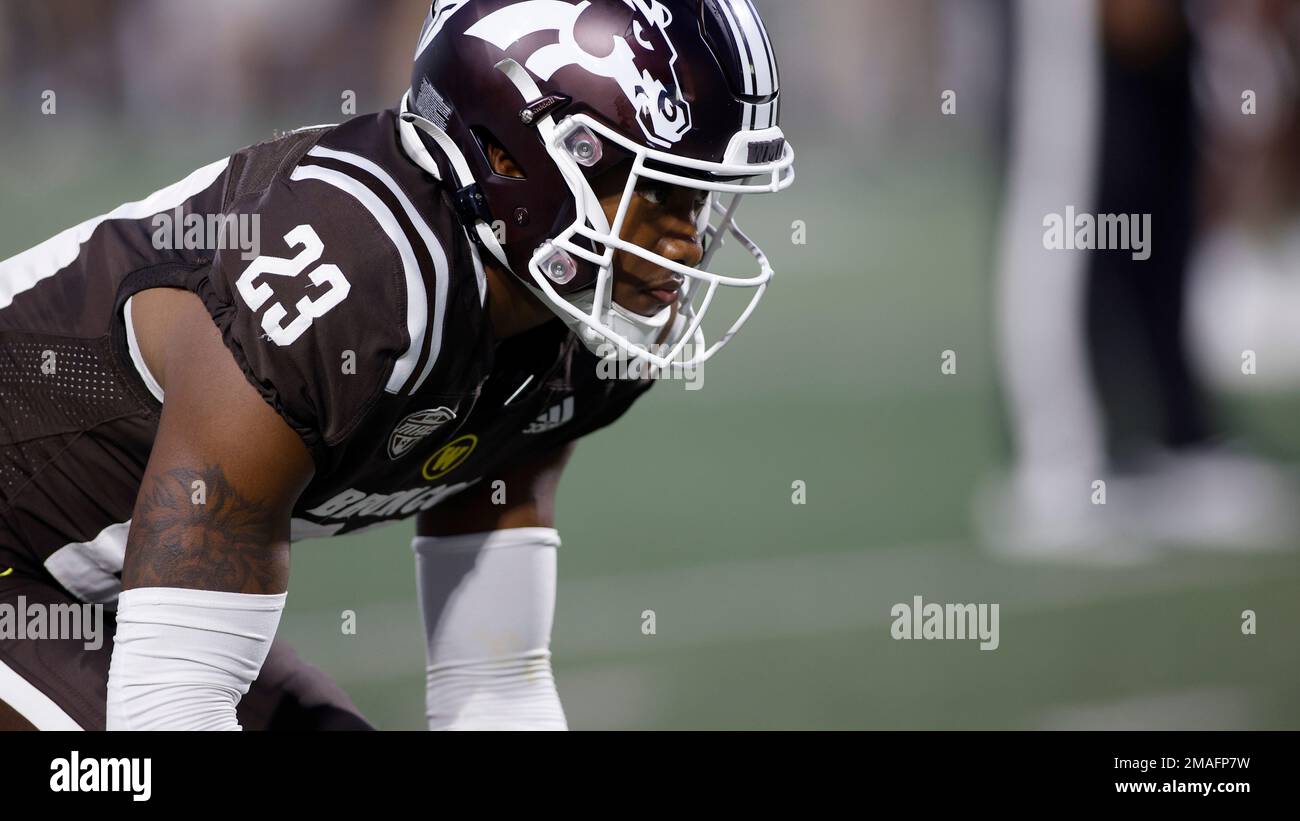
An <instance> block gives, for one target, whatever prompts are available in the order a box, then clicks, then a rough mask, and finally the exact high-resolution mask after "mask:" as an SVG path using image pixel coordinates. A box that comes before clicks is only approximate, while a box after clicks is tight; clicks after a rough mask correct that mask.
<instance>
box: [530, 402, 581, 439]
mask: <svg viewBox="0 0 1300 821" xmlns="http://www.w3.org/2000/svg"><path fill="white" fill-rule="evenodd" d="M571 421H573V397H572V396H566V397H565V398H564V401H563V402H561V403H560V404H558V405H554V406H552V407H550V408H548V409H547V410H546V411H545V412H543V413H542V415H541V416H539V417H537V419H536V420H535V421H534V422H533V423H532V424H531V425H529V426H528V427H526V428H524V433H533V434H536V433H546V432H547V431H551V430H555V429H556V428H558V427H559V426H561V425H566V424H568V423H569V422H571Z"/></svg>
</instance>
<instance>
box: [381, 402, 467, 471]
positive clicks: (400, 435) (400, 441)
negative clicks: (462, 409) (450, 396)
mask: <svg viewBox="0 0 1300 821" xmlns="http://www.w3.org/2000/svg"><path fill="white" fill-rule="evenodd" d="M455 418H456V412H455V411H454V410H452V409H451V408H431V409H430V410H422V411H416V412H415V413H413V414H411V415H410V416H408V417H406V418H405V419H403V420H402V421H400V422H398V423H397V427H395V428H393V435H392V436H390V437H388V458H389V459H401V458H402V457H403V456H405V455H406V454H407V453H410V451H411V448H413V447H415V446H416V444H418V443H419V442H420V440H421V439H423V438H424V437H426V436H428V435H429V434H431V433H433V432H434V431H435V430H437V429H438V428H440V427H442V426H443V425H445V424H447V423H448V422H450V421H452V420H453V419H455Z"/></svg>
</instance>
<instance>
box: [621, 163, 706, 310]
mask: <svg viewBox="0 0 1300 821" xmlns="http://www.w3.org/2000/svg"><path fill="white" fill-rule="evenodd" d="M622 196H623V192H622V188H621V186H620V187H619V190H618V191H617V193H610V194H609V195H607V196H602V197H601V201H600V204H601V206H602V207H603V208H604V209H605V215H606V217H607V218H608V219H609V221H610V222H611V223H613V221H614V218H615V216H616V215H617V213H618V206H619V203H620V202H621V200H622ZM707 198H708V194H707V193H706V192H703V191H696V190H693V189H690V188H680V187H678V186H675V185H669V184H667V183H661V182H656V181H654V180H642V181H641V184H640V185H639V186H638V187H637V190H636V195H635V196H634V197H633V198H632V202H631V203H630V204H629V206H628V211H627V216H626V218H625V219H624V220H623V232H622V236H621V238H622V239H623V240H624V241H626V242H630V243H632V244H633V245H636V246H638V247H641V248H644V249H646V250H647V251H652V252H654V253H656V254H659V255H660V256H663V257H666V258H668V259H670V260H672V261H674V262H678V263H680V264H682V265H685V266H687V267H690V268H694V267H695V266H696V265H699V264H700V260H701V258H703V256H704V247H703V244H702V237H701V236H700V230H699V227H698V223H699V219H700V215H701V212H702V211H703V210H704V208H705V207H706V206H707V204H708V203H707ZM682 279H683V278H682V277H681V275H679V274H675V273H673V272H672V271H668V270H665V269H664V268H663V267H661V266H659V265H656V264H654V263H653V262H651V261H649V260H647V259H644V258H642V257H639V256H637V255H636V254H629V253H627V252H625V251H619V252H617V253H616V254H615V255H614V301H615V302H617V303H618V304H619V305H621V306H622V307H624V308H625V309H627V310H629V311H631V312H632V313H635V314H640V315H642V316H653V315H655V314H657V313H659V312H660V311H662V310H663V309H664V307H665V306H669V305H671V306H675V305H677V300H678V292H679V289H680V288H681V286H682Z"/></svg>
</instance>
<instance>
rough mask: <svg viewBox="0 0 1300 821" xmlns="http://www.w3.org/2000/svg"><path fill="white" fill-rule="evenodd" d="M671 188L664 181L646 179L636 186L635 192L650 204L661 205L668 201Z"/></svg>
mask: <svg viewBox="0 0 1300 821" xmlns="http://www.w3.org/2000/svg"><path fill="white" fill-rule="evenodd" d="M671 189H672V186H670V185H669V184H668V183H666V182H657V181H654V180H647V181H645V182H642V183H641V184H640V185H638V186H637V189H636V193H637V194H638V195H639V196H640V197H641V198H642V199H643V200H645V201H646V202H648V203H650V204H651V205H663V204H664V203H666V202H668V195H669V193H670V191H671Z"/></svg>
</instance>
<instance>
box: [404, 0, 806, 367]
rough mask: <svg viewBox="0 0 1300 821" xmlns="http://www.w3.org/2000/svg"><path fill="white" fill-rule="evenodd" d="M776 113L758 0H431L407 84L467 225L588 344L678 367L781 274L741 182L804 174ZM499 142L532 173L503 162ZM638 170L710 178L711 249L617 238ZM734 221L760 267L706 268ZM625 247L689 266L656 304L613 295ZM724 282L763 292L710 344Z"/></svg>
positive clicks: (697, 183) (786, 181)
mask: <svg viewBox="0 0 1300 821" xmlns="http://www.w3.org/2000/svg"><path fill="white" fill-rule="evenodd" d="M779 113H780V86H779V82H778V77H777V64H776V58H775V56H774V53H773V50H772V44H771V42H770V40H769V39H768V36H767V32H766V30H765V28H764V27H763V23H762V22H761V20H760V19H759V17H758V13H757V12H756V11H755V10H754V7H753V5H752V4H751V2H750V0H437V2H435V3H434V4H433V7H432V9H431V10H430V13H429V16H428V18H427V19H426V20H425V24H424V28H423V30H422V32H421V34H420V42H419V45H418V47H417V51H416V56H415V69H414V73H413V75H412V80H411V89H410V92H409V93H408V94H407V96H406V98H405V99H404V101H403V115H402V116H403V135H402V138H403V145H404V146H406V149H407V152H408V153H409V154H411V156H412V159H414V160H415V161H416V162H418V163H420V164H421V165H422V166H424V167H425V169H426V170H428V171H429V172H430V173H431V174H433V175H435V176H436V177H438V178H439V179H440V180H442V181H443V182H444V183H445V184H446V185H448V186H449V188H450V189H451V191H452V192H453V193H454V202H455V205H456V211H457V214H458V215H459V217H460V219H461V221H462V222H463V223H464V225H465V227H466V230H467V231H468V232H469V234H470V237H471V239H473V240H474V242H475V243H476V244H477V245H478V246H479V247H481V248H483V249H486V251H487V252H489V253H490V254H491V255H492V257H494V258H495V260H496V261H497V263H499V264H500V265H501V266H502V267H504V268H505V269H507V270H509V271H510V272H511V273H512V274H513V275H514V276H516V277H517V278H518V279H519V280H520V281H522V282H523V283H524V284H525V285H527V286H528V287H530V288H531V289H533V291H534V292H535V293H537V295H538V296H539V297H541V298H542V299H543V300H544V301H545V302H546V303H547V304H548V305H549V306H550V307H551V308H552V310H554V311H555V312H556V313H557V314H558V315H559V316H560V317H561V318H563V319H564V320H565V321H566V322H567V323H568V324H569V325H570V327H572V328H573V329H574V330H575V331H576V332H577V333H578V334H579V336H580V337H581V338H582V340H583V341H584V343H585V344H586V345H587V346H588V347H589V348H590V349H592V350H593V351H596V352H597V353H598V354H600V355H602V356H605V357H610V358H612V357H615V356H618V355H619V354H620V353H622V354H623V355H630V356H634V357H637V358H639V359H643V360H645V361H647V362H650V363H652V364H654V365H657V366H659V367H668V366H670V365H678V366H681V365H690V364H697V363H699V362H703V361H704V360H706V359H708V358H709V357H711V356H712V355H713V354H714V353H716V352H717V350H718V349H719V348H721V347H722V346H723V345H724V344H726V342H727V341H728V340H729V339H730V338H731V336H732V335H733V334H734V333H735V332H736V331H737V330H739V328H740V326H741V325H743V324H744V322H745V321H746V320H747V319H748V318H749V315H750V314H751V313H752V311H753V309H754V307H755V306H756V305H757V303H758V300H759V299H760V298H761V297H762V294H763V292H764V291H765V289H766V286H767V282H768V280H769V279H771V277H772V269H771V266H770V265H769V264H768V261H767V258H766V257H765V256H764V254H763V253H762V251H761V250H760V249H759V248H758V246H757V245H755V244H754V243H753V242H752V241H750V240H749V239H748V238H747V237H746V236H745V235H744V234H743V233H742V232H741V231H740V229H739V228H738V227H737V226H736V224H735V221H734V218H735V212H736V207H737V205H738V204H739V201H740V199H741V197H742V196H744V195H746V194H751V193H771V192H776V191H781V190H784V189H785V188H787V187H789V185H790V184H792V183H793V181H794V170H793V164H794V151H793V149H792V148H791V147H790V146H789V144H788V143H787V142H786V139H785V135H784V134H783V133H782V131H781V129H780V127H779V124H778V118H779ZM491 144H495V145H498V146H500V147H501V148H503V149H504V150H505V151H506V152H507V153H509V155H510V156H511V157H512V158H513V159H514V161H515V162H516V164H517V165H518V166H519V168H520V169H521V171H522V174H523V176H522V177H510V176H503V175H500V174H497V173H494V171H493V169H492V166H491V164H490V162H489V159H488V148H487V147H488V146H489V145H491ZM606 174H618V175H620V176H619V178H618V180H617V186H618V187H621V188H622V190H623V200H622V204H621V207H620V208H619V210H618V214H617V217H616V219H615V220H614V222H613V224H611V223H610V221H609V220H608V219H607V218H606V215H605V212H604V211H603V210H602V209H601V206H600V202H599V200H598V198H597V196H596V194H595V192H594V190H593V183H597V182H598V181H602V180H603V181H604V182H605V183H608V179H609V178H606V177H604V175H606ZM624 175H625V176H624ZM643 180H653V181H658V182H660V183H667V184H672V185H677V186H682V187H686V188H693V189H697V190H700V191H703V192H707V193H708V199H707V205H706V206H705V208H704V210H703V213H702V214H701V220H700V227H701V230H702V232H703V233H704V238H705V255H704V260H703V261H702V262H701V264H700V265H699V266H697V267H695V268H690V267H687V266H685V265H682V264H680V263H678V262H675V261H673V260H670V259H667V258H665V257H663V256H660V255H658V254H655V253H654V252H652V251H648V250H646V249H643V248H640V247H637V246H635V245H632V244H631V243H628V242H625V241H624V240H622V239H621V238H620V233H621V230H622V224H623V221H624V218H625V215H626V213H627V209H628V205H629V203H630V201H631V198H632V197H633V196H636V192H637V186H638V183H640V182H641V181H643ZM724 195H729V196H730V199H729V200H728V201H727V202H726V203H724V202H723V201H722V198H723V196H724ZM727 236H731V237H734V238H735V239H736V240H737V242H738V243H739V244H740V246H741V247H742V248H744V249H745V250H746V251H748V252H749V255H750V256H751V257H752V260H753V262H754V263H755V267H756V270H755V271H754V272H753V273H751V274H749V275H746V276H727V275H723V274H719V273H715V272H713V271H710V270H708V265H709V263H710V261H711V260H712V258H713V256H714V253H715V252H716V250H717V249H718V247H719V246H721V245H722V242H723V239H724V238H725V237H727ZM619 250H622V251H625V252H627V253H631V254H635V255H637V256H639V257H642V258H644V259H647V260H650V261H651V262H653V263H654V264H656V265H658V266H660V267H662V268H663V269H664V270H666V271H670V272H672V273H674V274H677V275H679V276H680V277H682V278H683V281H684V285H683V287H682V291H681V297H680V300H679V302H678V304H677V305H674V306H670V307H667V308H665V309H664V310H663V311H661V312H660V313H659V314H657V315H655V316H652V317H645V316H640V315H637V314H634V313H632V312H630V311H627V310H624V309H622V308H621V307H620V306H618V305H617V304H615V303H614V302H613V300H612V297H611V294H612V278H613V260H614V254H615V252H616V251H619ZM722 286H728V287H738V288H747V289H752V290H753V291H754V293H753V296H752V298H751V299H750V300H749V302H748V303H747V305H746V307H745V308H744V309H743V311H742V312H741V314H740V316H739V318H738V319H737V320H736V321H735V322H734V323H733V324H732V325H731V327H730V329H729V330H728V331H727V332H726V333H725V334H724V335H723V336H722V337H721V338H720V339H718V340H717V341H716V342H714V343H713V344H712V345H709V344H708V343H707V342H706V341H705V340H704V336H703V332H702V329H701V321H702V319H703V317H704V314H705V312H706V311H707V309H708V307H709V305H710V303H711V302H712V301H713V297H714V294H715V292H716V291H717V289H718V288H719V287H722Z"/></svg>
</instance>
